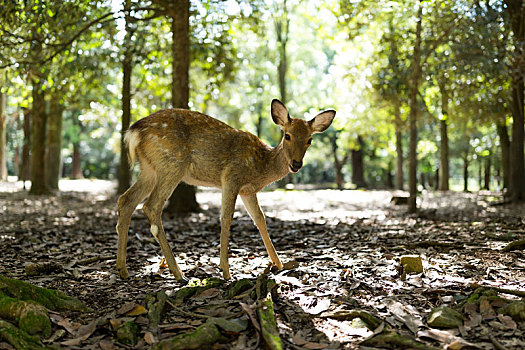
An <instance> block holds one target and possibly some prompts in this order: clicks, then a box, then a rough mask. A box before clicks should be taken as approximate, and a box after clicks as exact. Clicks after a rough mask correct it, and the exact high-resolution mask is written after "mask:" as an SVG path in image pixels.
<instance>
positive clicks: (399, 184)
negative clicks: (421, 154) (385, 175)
mask: <svg viewBox="0 0 525 350" xmlns="http://www.w3.org/2000/svg"><path fill="white" fill-rule="evenodd" d="M394 118H395V125H396V188H397V189H398V190H403V187H404V186H403V183H404V174H403V121H402V120H401V108H400V103H399V100H397V101H396V103H395V105H394Z"/></svg>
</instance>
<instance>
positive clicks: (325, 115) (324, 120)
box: [308, 109, 335, 134]
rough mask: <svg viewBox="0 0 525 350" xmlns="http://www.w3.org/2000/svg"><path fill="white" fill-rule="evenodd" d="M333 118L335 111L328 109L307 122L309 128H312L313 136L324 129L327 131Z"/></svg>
mask: <svg viewBox="0 0 525 350" xmlns="http://www.w3.org/2000/svg"><path fill="white" fill-rule="evenodd" d="M334 117H335V111H334V110H333V109H329V110H326V111H323V112H321V113H319V114H318V115H316V116H315V117H314V118H313V119H312V120H310V121H309V122H308V124H310V126H311V127H312V132H313V133H314V134H315V133H318V132H323V131H325V130H326V129H328V127H329V126H330V124H332V121H333V120H334Z"/></svg>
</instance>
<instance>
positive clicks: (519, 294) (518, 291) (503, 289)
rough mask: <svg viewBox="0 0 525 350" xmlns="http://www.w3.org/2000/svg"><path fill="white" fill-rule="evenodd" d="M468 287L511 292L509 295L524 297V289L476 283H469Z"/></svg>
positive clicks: (505, 292)
mask: <svg viewBox="0 0 525 350" xmlns="http://www.w3.org/2000/svg"><path fill="white" fill-rule="evenodd" d="M469 287H470V288H472V289H477V288H486V289H492V290H494V291H496V292H498V293H504V294H511V295H516V296H519V297H525V291H522V290H514V289H506V288H499V287H491V286H482V285H481V284H478V283H470V284H469Z"/></svg>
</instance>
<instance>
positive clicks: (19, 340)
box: [0, 320, 46, 350]
mask: <svg viewBox="0 0 525 350" xmlns="http://www.w3.org/2000/svg"><path fill="white" fill-rule="evenodd" d="M0 340H4V341H6V342H7V343H9V344H10V345H11V346H13V347H14V348H15V349H21V350H22V349H23V350H41V349H46V347H45V346H44V345H43V344H42V343H41V342H40V339H39V338H38V337H36V336H32V335H30V334H27V332H24V331H23V330H21V329H19V328H17V327H15V326H14V325H12V324H11V323H9V322H6V321H2V320H0Z"/></svg>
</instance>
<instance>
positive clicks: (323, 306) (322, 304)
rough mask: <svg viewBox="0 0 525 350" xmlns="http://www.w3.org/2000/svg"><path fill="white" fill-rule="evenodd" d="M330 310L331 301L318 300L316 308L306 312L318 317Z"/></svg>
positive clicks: (308, 309)
mask: <svg viewBox="0 0 525 350" xmlns="http://www.w3.org/2000/svg"><path fill="white" fill-rule="evenodd" d="M329 308H330V299H317V302H316V303H315V306H313V307H310V308H307V309H305V310H304V311H305V312H307V313H309V314H312V315H318V314H320V313H321V312H323V311H326V310H328V309H329Z"/></svg>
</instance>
